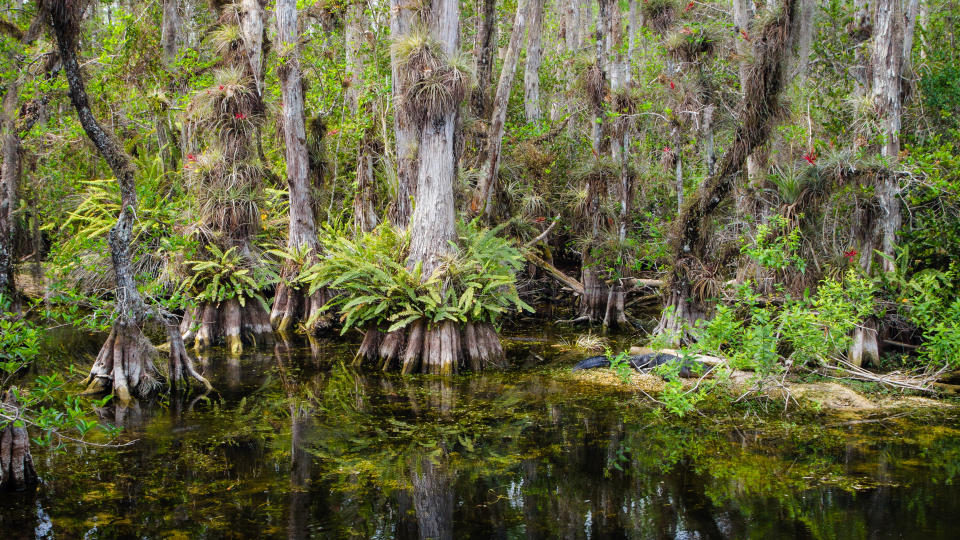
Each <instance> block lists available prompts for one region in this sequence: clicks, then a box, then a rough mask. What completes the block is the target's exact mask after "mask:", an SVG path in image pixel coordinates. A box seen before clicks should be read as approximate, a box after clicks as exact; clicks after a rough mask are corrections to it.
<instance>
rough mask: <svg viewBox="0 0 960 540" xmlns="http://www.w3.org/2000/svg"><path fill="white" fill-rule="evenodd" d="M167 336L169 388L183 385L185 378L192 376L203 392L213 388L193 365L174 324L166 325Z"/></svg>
mask: <svg viewBox="0 0 960 540" xmlns="http://www.w3.org/2000/svg"><path fill="white" fill-rule="evenodd" d="M167 338H168V339H169V340H170V358H169V363H168V364H167V381H168V382H169V384H170V388H172V389H176V388H178V387H179V386H181V385H185V384H186V380H187V378H188V377H192V378H193V379H195V380H196V381H197V382H199V383H200V384H202V385H203V388H204V392H205V393H206V392H209V391H210V390H213V385H212V384H210V381H208V380H207V379H206V378H205V377H204V376H203V375H201V374H200V373H198V372H197V370H196V368H194V367H193V360H191V359H190V355H188V354H187V348H186V346H185V345H184V343H183V339H182V338H181V337H180V332H178V331H177V328H176V327H175V326H172V325H170V326H167Z"/></svg>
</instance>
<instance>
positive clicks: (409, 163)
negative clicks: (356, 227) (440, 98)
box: [390, 0, 418, 229]
mask: <svg viewBox="0 0 960 540" xmlns="http://www.w3.org/2000/svg"><path fill="white" fill-rule="evenodd" d="M412 25H413V12H412V11H411V6H410V3H409V2H407V1H405V0H391V1H390V38H391V39H392V40H393V41H394V42H396V41H398V40H399V39H401V38H402V37H403V36H405V35H407V34H408V33H409V32H410V30H411V29H412ZM390 72H391V77H392V79H391V80H392V81H393V103H394V107H397V106H398V104H399V103H400V101H401V99H402V96H403V95H404V94H405V93H406V92H407V91H408V89H407V88H404V87H403V86H402V85H401V81H402V80H404V79H403V77H401V74H400V59H399V58H397V54H396V52H395V51H394V50H393V48H391V49H390ZM393 130H394V134H395V140H396V155H397V192H396V199H395V200H394V201H393V206H392V207H391V209H390V221H391V222H392V223H393V224H394V225H395V226H397V227H400V228H404V229H405V228H407V226H408V225H409V223H410V214H411V213H412V212H413V199H414V197H416V194H417V165H418V163H417V154H418V148H417V127H416V126H415V125H414V124H413V122H412V121H411V120H410V119H409V118H407V117H406V116H405V115H402V114H394V115H393Z"/></svg>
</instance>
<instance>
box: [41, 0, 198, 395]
mask: <svg viewBox="0 0 960 540" xmlns="http://www.w3.org/2000/svg"><path fill="white" fill-rule="evenodd" d="M43 7H44V8H45V9H46V10H47V11H48V13H49V14H50V16H51V17H50V20H51V22H52V24H53V30H54V33H55V34H56V39H57V47H58V50H59V52H60V60H61V62H62V64H63V71H64V74H65V75H66V77H67V83H68V84H69V87H70V101H71V103H73V107H74V109H76V111H77V116H78V117H79V119H80V125H81V126H82V127H83V130H84V131H85V132H86V134H87V136H88V137H89V138H90V140H91V141H92V142H93V144H94V146H95V147H96V148H97V151H98V152H99V153H100V155H101V156H102V157H103V158H104V160H105V161H106V162H107V165H109V166H110V169H111V171H113V174H114V176H115V177H116V179H117V183H118V184H119V185H120V203H121V209H120V215H119V216H118V218H117V224H116V225H114V227H113V228H112V229H111V230H110V234H109V242H108V243H109V245H110V255H111V259H112V261H113V269H114V274H115V275H116V285H117V286H116V298H115V300H114V302H115V306H114V312H115V313H116V322H115V323H114V326H113V330H112V331H111V332H110V336H109V337H108V338H107V341H106V343H105V344H104V346H103V348H102V349H100V354H99V355H98V356H97V360H96V361H95V362H94V365H93V368H92V369H91V370H90V374H89V376H88V377H87V379H86V383H87V384H88V385H89V386H88V387H87V392H90V393H99V392H103V391H108V390H110V389H111V387H112V391H113V393H114V395H116V396H117V398H119V399H120V401H121V402H126V401H129V400H130V397H131V395H140V396H143V395H146V394H149V393H150V392H151V391H152V390H153V388H154V380H155V379H154V373H155V371H156V370H155V368H154V364H153V359H154V358H153V357H154V356H155V355H156V350H155V349H154V348H153V346H152V345H151V344H150V341H149V340H147V338H146V337H145V336H144V335H143V333H142V331H141V330H140V328H141V326H142V323H143V321H144V320H145V319H146V318H147V317H148V316H153V317H156V318H158V319H160V320H161V321H162V322H163V323H164V325H165V326H166V327H167V335H168V336H169V338H170V363H169V368H170V372H169V374H168V377H169V383H170V385H171V386H172V387H176V386H177V383H178V382H179V381H180V380H181V379H184V378H186V377H187V376H191V377H193V378H195V379H196V380H197V381H199V382H200V383H201V384H203V385H204V386H205V387H206V388H207V389H210V388H211V386H210V383H209V382H207V380H206V379H205V378H203V376H201V375H200V374H199V373H197V372H196V370H194V368H193V363H192V360H191V359H190V357H189V356H187V355H186V352H185V350H184V346H183V340H182V339H181V338H180V333H179V332H178V330H177V326H176V323H175V321H174V319H173V317H172V316H171V315H170V314H169V313H166V312H164V311H161V310H156V309H151V308H148V307H147V306H146V304H145V303H144V301H143V298H142V297H141V296H140V292H139V291H138V290H137V285H136V282H135V281H134V275H133V268H132V266H131V264H130V244H131V237H132V234H133V221H134V216H135V214H136V209H137V194H136V188H135V185H134V176H135V173H136V170H135V168H134V166H133V164H132V163H131V161H130V157H129V156H128V155H127V154H126V153H125V152H124V151H123V149H122V148H121V147H120V145H119V144H118V143H117V141H116V139H115V138H114V136H113V135H112V134H111V133H109V132H107V131H106V130H105V129H104V128H103V127H102V126H101V125H100V124H99V123H98V122H97V120H96V118H95V117H94V116H93V111H92V110H91V109H90V103H89V99H88V97H87V92H86V89H85V87H84V83H83V77H82V75H81V73H80V64H79V62H78V61H77V55H76V49H75V47H76V41H75V40H76V37H77V35H78V32H79V29H78V27H77V20H78V18H79V14H78V13H76V9H77V4H76V3H73V2H69V1H66V0H49V1H48V2H45V3H44V4H43Z"/></svg>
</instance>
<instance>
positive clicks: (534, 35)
mask: <svg viewBox="0 0 960 540" xmlns="http://www.w3.org/2000/svg"><path fill="white" fill-rule="evenodd" d="M529 1H530V4H529V9H530V11H529V14H530V25H529V28H528V29H527V61H526V64H525V65H524V70H523V97H524V102H523V110H524V113H526V117H527V122H539V121H540V118H541V116H542V115H541V110H540V62H541V59H542V56H543V45H542V44H541V36H542V34H543V2H544V0H529Z"/></svg>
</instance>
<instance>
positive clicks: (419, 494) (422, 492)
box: [411, 457, 454, 540]
mask: <svg viewBox="0 0 960 540" xmlns="http://www.w3.org/2000/svg"><path fill="white" fill-rule="evenodd" d="M411 468H412V469H413V471H412V475H413V478H412V479H411V480H412V482H411V485H412V487H413V489H412V492H413V506H414V508H415V509H416V511H417V525H418V529H419V531H420V538H421V539H422V540H452V539H453V509H454V497H453V487H452V486H451V481H452V479H451V477H450V473H449V472H447V471H446V470H445V467H443V466H442V465H440V464H436V463H434V462H433V461H431V460H430V458H429V457H424V458H422V459H421V460H420V463H419V465H414V466H413V467H411Z"/></svg>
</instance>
